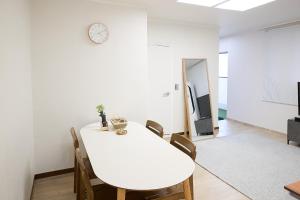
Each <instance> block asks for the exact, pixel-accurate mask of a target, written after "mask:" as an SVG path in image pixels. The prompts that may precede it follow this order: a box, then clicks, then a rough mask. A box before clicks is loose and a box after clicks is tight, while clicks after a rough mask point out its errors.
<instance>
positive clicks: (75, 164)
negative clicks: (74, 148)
mask: <svg viewBox="0 0 300 200" xmlns="http://www.w3.org/2000/svg"><path fill="white" fill-rule="evenodd" d="M77 179H78V174H77V160H76V157H75V158H74V193H77V183H78V180H77Z"/></svg>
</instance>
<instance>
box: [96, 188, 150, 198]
mask: <svg viewBox="0 0 300 200" xmlns="http://www.w3.org/2000/svg"><path fill="white" fill-rule="evenodd" d="M93 191H94V194H95V200H102V199H104V200H108V199H117V188H115V187H112V186H110V185H107V184H102V185H96V186H93ZM126 200H145V197H144V194H143V193H142V192H135V191H127V192H126Z"/></svg>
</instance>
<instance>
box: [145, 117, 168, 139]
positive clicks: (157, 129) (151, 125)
mask: <svg viewBox="0 0 300 200" xmlns="http://www.w3.org/2000/svg"><path fill="white" fill-rule="evenodd" d="M146 128H148V129H149V130H150V131H152V132H153V133H155V134H156V135H158V136H159V137H161V138H162V137H164V128H163V127H162V126H161V125H160V124H159V123H157V122H155V121H151V120H148V121H147V123H146Z"/></svg>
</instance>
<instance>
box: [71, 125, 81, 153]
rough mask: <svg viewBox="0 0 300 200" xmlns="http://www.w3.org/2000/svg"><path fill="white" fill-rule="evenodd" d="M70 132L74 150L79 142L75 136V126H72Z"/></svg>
mask: <svg viewBox="0 0 300 200" xmlns="http://www.w3.org/2000/svg"><path fill="white" fill-rule="evenodd" d="M70 132H71V135H72V138H73V145H74V150H76V149H77V148H79V142H78V138H77V134H76V131H75V128H74V127H72V128H71V130H70Z"/></svg>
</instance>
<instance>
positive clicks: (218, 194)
mask: <svg viewBox="0 0 300 200" xmlns="http://www.w3.org/2000/svg"><path fill="white" fill-rule="evenodd" d="M219 126H220V130H219V132H218V134H217V137H226V136H229V135H232V134H242V133H244V132H247V131H254V132H255V133H257V134H264V135H265V136H267V137H270V138H272V139H275V140H278V141H280V142H286V137H285V136H284V135H282V134H279V133H276V132H272V131H268V130H265V129H260V128H257V127H253V126H249V125H246V124H242V123H238V122H234V121H229V120H223V121H220V122H219ZM33 191H34V192H33V199H32V200H75V195H74V194H73V174H72V173H70V174H66V175H61V176H56V177H50V178H45V179H39V180H36V181H35V184H34V190H33ZM194 192H195V200H221V199H222V200H246V199H248V198H247V197H246V196H244V195H243V194H241V193H240V192H238V191H237V190H235V189H234V188H232V187H231V186H229V185H227V184H226V183H224V182H223V181H222V180H220V179H219V178H217V177H216V176H214V175H213V174H211V173H209V172H208V171H206V170H205V169H203V168H202V167H200V166H199V165H196V170H195V173H194Z"/></svg>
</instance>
